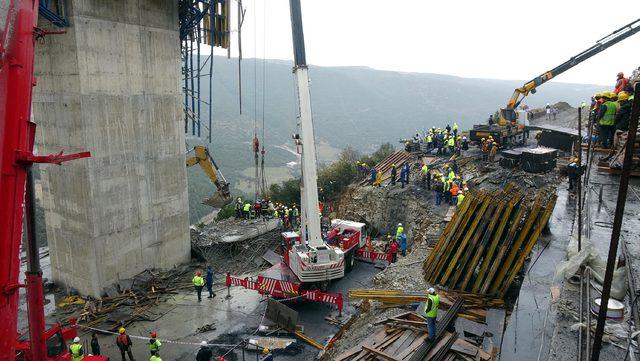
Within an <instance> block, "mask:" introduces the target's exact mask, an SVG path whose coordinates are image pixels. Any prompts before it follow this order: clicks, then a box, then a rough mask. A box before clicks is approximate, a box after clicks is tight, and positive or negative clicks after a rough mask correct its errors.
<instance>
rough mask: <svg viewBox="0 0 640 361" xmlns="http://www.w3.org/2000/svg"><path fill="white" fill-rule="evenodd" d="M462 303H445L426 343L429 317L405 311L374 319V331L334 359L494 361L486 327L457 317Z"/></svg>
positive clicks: (458, 301)
mask: <svg viewBox="0 0 640 361" xmlns="http://www.w3.org/2000/svg"><path fill="white" fill-rule="evenodd" d="M462 305H463V300H462V299H457V300H456V301H454V302H453V303H450V304H447V305H446V308H447V309H448V310H447V312H446V313H444V312H443V313H441V314H440V317H439V319H438V323H437V327H436V335H435V342H433V343H430V342H427V338H428V336H429V335H428V331H427V326H426V320H425V319H424V318H423V317H422V316H421V315H419V314H418V313H416V312H404V313H400V314H397V315H392V316H390V317H383V318H382V319H380V320H377V321H375V322H374V323H373V325H374V332H373V333H371V334H370V335H369V336H368V337H367V338H365V339H364V340H362V341H361V342H359V343H358V344H357V345H355V346H353V347H351V348H349V349H348V350H345V351H342V352H341V353H340V354H338V355H335V357H333V358H332V359H333V360H336V361H355V360H391V361H394V360H397V361H400V360H409V361H417V360H460V359H462V360H483V361H486V360H493V359H494V358H493V356H492V352H493V347H492V341H488V342H486V344H484V345H483V342H484V341H485V339H484V335H489V333H487V332H484V330H485V327H483V326H482V325H480V324H476V323H474V322H471V321H466V320H464V319H462V318H457V315H458V312H459V311H460V310H461V308H462ZM458 320H460V322H458ZM454 326H455V328H454Z"/></svg>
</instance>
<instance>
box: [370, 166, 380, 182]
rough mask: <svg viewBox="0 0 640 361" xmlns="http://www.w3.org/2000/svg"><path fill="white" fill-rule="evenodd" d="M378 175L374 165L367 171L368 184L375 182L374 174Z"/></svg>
mask: <svg viewBox="0 0 640 361" xmlns="http://www.w3.org/2000/svg"><path fill="white" fill-rule="evenodd" d="M377 175H378V170H377V169H376V167H371V169H370V171H369V185H371V186H372V185H373V183H375V182H376V176H377Z"/></svg>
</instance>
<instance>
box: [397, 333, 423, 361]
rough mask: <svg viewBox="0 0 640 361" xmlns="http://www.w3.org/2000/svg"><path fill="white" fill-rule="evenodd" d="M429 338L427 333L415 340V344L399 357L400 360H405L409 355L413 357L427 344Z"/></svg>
mask: <svg viewBox="0 0 640 361" xmlns="http://www.w3.org/2000/svg"><path fill="white" fill-rule="evenodd" d="M427 337H428V335H427V334H426V333H425V334H422V335H420V336H418V337H416V339H415V340H413V342H412V343H411V344H410V345H409V346H408V347H407V348H405V349H404V351H402V352H400V354H399V355H398V359H400V360H404V359H405V358H407V357H408V356H409V355H411V354H412V353H413V352H414V351H415V350H416V349H417V348H418V347H420V346H421V345H422V344H424V343H425V341H426V340H427Z"/></svg>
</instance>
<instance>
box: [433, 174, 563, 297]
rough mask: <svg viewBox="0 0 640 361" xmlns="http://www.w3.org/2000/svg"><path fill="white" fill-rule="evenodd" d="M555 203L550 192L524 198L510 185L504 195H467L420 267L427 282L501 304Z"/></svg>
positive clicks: (495, 193) (477, 193)
mask: <svg viewBox="0 0 640 361" xmlns="http://www.w3.org/2000/svg"><path fill="white" fill-rule="evenodd" d="M556 199H557V195H556V194H555V191H554V190H553V189H544V190H541V191H539V192H538V193H537V194H526V195H525V194H524V192H522V191H521V190H519V189H517V188H516V187H515V186H514V185H512V184H508V185H507V186H506V187H505V188H504V189H503V190H497V191H492V192H489V191H483V190H477V191H472V192H470V193H469V194H468V195H467V196H466V197H465V199H464V202H463V203H462V205H461V206H460V208H459V209H458V211H457V212H456V213H455V214H454V216H453V218H452V219H451V221H450V222H449V223H448V224H447V226H446V228H445V229H444V231H443V232H442V235H441V236H440V239H439V240H438V243H437V244H436V246H435V247H434V249H433V251H432V252H431V254H429V257H428V258H427V259H426V260H425V262H424V264H423V269H424V274H425V279H426V281H427V282H428V283H430V284H438V285H441V286H443V287H444V288H447V289H452V290H457V291H462V292H471V293H474V294H482V295H487V296H490V297H496V298H504V296H505V294H506V292H507V290H508V289H509V287H510V286H511V284H512V283H513V281H514V279H515V277H516V276H517V274H518V273H519V272H520V270H521V269H522V267H523V266H524V262H525V260H526V258H527V256H528V255H529V253H530V252H531V250H532V249H533V246H534V245H535V244H536V242H537V240H538V238H539V236H540V233H541V232H542V230H543V229H544V227H545V226H546V224H547V222H548V221H549V218H550V217H551V213H552V211H553V208H554V206H555V203H556Z"/></svg>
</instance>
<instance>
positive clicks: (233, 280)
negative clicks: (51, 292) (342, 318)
mask: <svg viewBox="0 0 640 361" xmlns="http://www.w3.org/2000/svg"><path fill="white" fill-rule="evenodd" d="M225 285H226V286H227V290H228V289H229V288H230V287H231V286H241V287H244V288H246V289H250V290H256V291H258V293H260V294H261V295H267V296H271V297H273V298H277V299H284V300H292V299H297V298H304V299H307V300H309V301H313V302H324V303H331V304H334V305H336V307H337V308H338V311H339V312H340V314H342V308H343V305H344V304H343V298H342V293H330V292H322V291H320V290H311V291H302V292H300V284H298V283H293V282H287V281H280V280H276V279H273V278H267V277H262V276H260V277H258V281H254V280H252V279H250V278H248V277H245V278H239V277H234V276H231V274H229V273H227V277H226V280H225Z"/></svg>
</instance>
